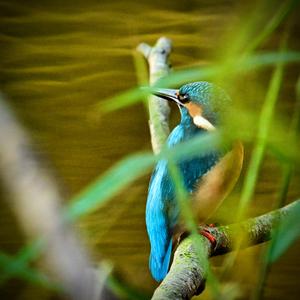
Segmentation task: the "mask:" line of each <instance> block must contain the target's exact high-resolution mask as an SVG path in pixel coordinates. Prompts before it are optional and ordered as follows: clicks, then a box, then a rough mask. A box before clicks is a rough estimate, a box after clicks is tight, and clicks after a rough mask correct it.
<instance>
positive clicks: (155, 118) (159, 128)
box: [137, 37, 172, 154]
mask: <svg viewBox="0 0 300 300" xmlns="http://www.w3.org/2000/svg"><path fill="white" fill-rule="evenodd" d="M137 50H138V51H139V52H140V53H142V54H143V56H144V57H145V58H146V59H147V61H148V64H149V75H150V77H149V82H150V85H153V84H154V83H155V82H156V81H157V80H158V79H160V78H161V77H164V76H166V75H167V74H168V73H169V72H170V64H169V55H170V53H171V50H172V43H171V40H169V39H167V38H165V37H161V38H160V39H158V41H157V42H156V44H155V46H153V47H151V46H149V45H148V44H145V43H141V44H140V45H139V46H138V47H137ZM148 107H149V127H150V134H151V144H152V149H153V152H154V153H155V154H157V153H159V152H160V150H161V148H162V146H163V145H164V144H165V141H166V139H167V137H168V135H169V133H170V129H169V114H170V107H169V104H168V102H167V101H165V100H163V99H160V98H158V97H156V96H149V101H148Z"/></svg>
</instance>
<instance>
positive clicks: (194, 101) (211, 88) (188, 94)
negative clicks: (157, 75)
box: [153, 81, 230, 130]
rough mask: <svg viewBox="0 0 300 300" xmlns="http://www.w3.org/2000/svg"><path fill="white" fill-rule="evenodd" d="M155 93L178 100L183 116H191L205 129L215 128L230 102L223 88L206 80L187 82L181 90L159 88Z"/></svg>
mask: <svg viewBox="0 0 300 300" xmlns="http://www.w3.org/2000/svg"><path fill="white" fill-rule="evenodd" d="M153 94H154V95H156V96H158V97H160V98H163V99H165V100H170V101H174V102H176V103H177V104H178V106H179V108H180V110H181V112H182V118H186V117H188V118H190V117H191V118H192V120H193V123H194V124H195V125H196V126H197V127H199V128H202V129H204V130H214V129H215V127H216V126H218V125H219V123H220V120H221V116H222V114H223V113H224V111H225V110H226V108H227V107H228V105H229V104H230V98H229V96H228V95H227V94H226V92H225V91H224V90H223V89H221V88H220V87H218V86H216V85H214V84H212V83H209V82H205V81H200V82H193V83H188V84H185V85H183V86H182V87H181V88H180V89H179V90H172V89H158V90H156V91H154V92H153ZM183 121H184V120H183Z"/></svg>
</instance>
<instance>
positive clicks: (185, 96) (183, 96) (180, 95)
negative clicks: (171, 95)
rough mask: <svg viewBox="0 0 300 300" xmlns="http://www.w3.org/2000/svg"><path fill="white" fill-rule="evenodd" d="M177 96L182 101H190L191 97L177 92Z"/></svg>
mask: <svg viewBox="0 0 300 300" xmlns="http://www.w3.org/2000/svg"><path fill="white" fill-rule="evenodd" d="M177 98H178V100H179V101H180V102H181V103H187V102H189V101H190V97H189V95H188V94H179V93H178V94H177Z"/></svg>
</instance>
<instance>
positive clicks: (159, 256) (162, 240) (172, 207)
mask: <svg viewBox="0 0 300 300" xmlns="http://www.w3.org/2000/svg"><path fill="white" fill-rule="evenodd" d="M153 94H154V95H156V96H158V97H160V98H163V99H165V100H169V101H174V102H176V103H177V104H178V107H179V110H180V113H181V121H180V123H179V125H178V126H176V127H175V128H174V130H173V131H172V132H171V134H170V135H169V137H168V140H167V146H168V147H169V148H171V147H173V146H175V145H176V144H179V143H181V142H183V141H187V140H189V139H191V138H192V137H194V136H196V135H203V134H207V133H209V132H211V131H214V130H218V128H220V127H221V126H222V115H223V113H224V111H225V110H226V107H228V106H229V105H230V104H231V101H230V98H229V96H228V95H227V94H226V93H225V91H224V90H222V89H221V88H219V87H217V86H215V85H213V84H212V83H208V82H194V83H189V84H186V85H184V86H182V87H181V88H180V89H179V90H171V89H158V90H157V91H155V92H153ZM242 163H243V146H242V144H241V143H239V142H236V143H234V145H233V146H232V148H231V149H229V150H228V149H227V151H225V150H220V149H213V150H211V151H209V152H205V153H201V152H200V153H199V155H198V156H194V157H191V158H183V159H182V160H180V161H178V163H177V166H178V170H179V172H180V174H181V177H182V179H183V184H184V186H185V188H186V190H187V192H188V193H190V194H191V198H192V201H191V205H192V211H193V212H194V213H195V216H196V217H197V220H199V222H204V221H205V220H206V219H207V218H208V217H209V216H210V215H211V214H212V213H213V212H214V211H215V210H216V209H217V207H218V206H219V205H220V204H221V202H222V201H223V200H224V198H225V197H226V196H227V195H228V194H229V192H230V191H231V190H232V188H233V187H234V185H235V183H236V181H237V179H238V177H239V174H240V171H241V168H242ZM175 197H176V195H175V187H174V183H173V181H172V178H171V176H170V174H169V171H168V162H167V160H161V161H159V162H158V163H157V165H156V167H155V170H154V172H153V174H152V177H151V180H150V184H149V191H148V198H147V206H146V225H147V232H148V236H149V239H150V244H151V253H150V258H149V267H150V271H151V274H152V276H153V277H154V279H156V280H157V281H161V280H163V279H164V277H165V276H166V274H167V272H168V269H169V265H170V260H171V253H172V243H173V240H172V238H173V236H174V235H175V234H178V232H179V233H180V231H182V232H183V231H184V229H183V228H182V227H181V226H180V220H179V219H180V218H179V215H180V211H179V207H178V204H177V201H176V198H175ZM204 235H205V234H204ZM205 236H206V237H208V238H209V239H210V240H212V239H213V237H210V236H209V235H205Z"/></svg>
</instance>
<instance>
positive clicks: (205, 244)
mask: <svg viewBox="0 0 300 300" xmlns="http://www.w3.org/2000/svg"><path fill="white" fill-rule="evenodd" d="M299 205H300V200H297V201H295V202H293V203H291V204H289V205H287V206H285V207H283V208H281V209H278V210H275V211H271V212H269V213H267V214H264V215H262V216H259V217H256V218H253V219H248V220H246V221H244V222H241V223H237V224H232V225H227V226H220V227H205V229H206V230H208V231H209V232H210V233H211V234H212V235H214V236H215V238H216V246H215V248H214V249H212V247H211V243H210V241H209V240H208V239H207V238H205V237H203V236H201V235H200V236H196V237H195V236H189V237H187V238H186V239H184V240H183V241H182V242H181V243H180V244H179V246H178V248H177V250H176V251H175V254H174V259H173V263H172V266H171V269H170V271H169V273H168V274H167V276H166V277H165V279H164V280H163V282H162V283H161V284H160V286H159V287H158V288H157V289H156V291H155V292H154V294H153V297H152V300H156V299H157V300H164V299H166V300H167V299H168V300H172V299H176V300H178V299H190V298H191V297H192V296H194V295H196V294H199V293H201V291H202V290H203V287H204V284H205V280H206V277H207V270H206V268H205V266H206V265H207V260H208V258H209V257H212V256H216V255H221V254H225V253H227V252H230V251H232V250H234V243H235V241H236V237H237V236H238V237H242V240H243V242H242V247H244V248H245V247H247V246H251V245H256V244H259V243H263V242H266V241H268V240H270V239H271V236H272V233H273V232H274V230H276V228H277V226H278V224H280V222H281V221H282V220H284V219H286V218H287V217H288V216H289V215H290V214H291V213H292V212H293V211H294V210H295V209H296V207H297V206H298V208H299ZM196 239H197V240H196ZM195 243H199V244H197V248H198V247H201V251H202V253H203V254H204V255H202V256H200V257H199V253H198V252H197V251H196V247H195ZM198 249H199V248H198Z"/></svg>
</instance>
